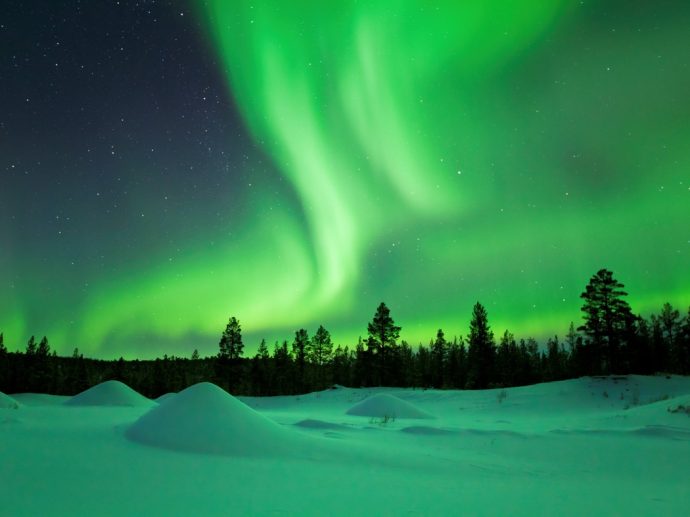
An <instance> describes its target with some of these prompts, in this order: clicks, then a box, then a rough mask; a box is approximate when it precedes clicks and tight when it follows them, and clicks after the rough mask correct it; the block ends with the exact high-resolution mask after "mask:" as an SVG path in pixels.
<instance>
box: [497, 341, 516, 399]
mask: <svg viewBox="0 0 690 517" xmlns="http://www.w3.org/2000/svg"><path fill="white" fill-rule="evenodd" d="M518 354H519V352H518V346H517V342H516V341H515V336H514V335H513V334H511V333H510V332H508V331H507V330H506V331H505V332H504V333H503V336H502V337H501V341H500V342H499V345H498V349H497V351H496V381H497V382H498V384H500V385H501V386H505V387H507V386H516V385H517V384H518V381H517V377H516V365H517V362H518Z"/></svg>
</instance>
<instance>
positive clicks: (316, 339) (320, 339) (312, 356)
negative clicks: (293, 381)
mask: <svg viewBox="0 0 690 517" xmlns="http://www.w3.org/2000/svg"><path fill="white" fill-rule="evenodd" d="M332 353H333V341H332V340H331V333H330V332H328V331H327V330H326V329H325V328H324V327H323V325H319V328H318V329H317V330H316V334H314V336H313V337H312V338H311V341H309V343H308V345H307V359H308V360H309V362H311V363H312V364H314V365H316V366H318V367H322V366H324V365H325V364H326V363H327V362H328V361H329V359H330V358H331V354H332Z"/></svg>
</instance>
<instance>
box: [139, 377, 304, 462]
mask: <svg viewBox="0 0 690 517" xmlns="http://www.w3.org/2000/svg"><path fill="white" fill-rule="evenodd" d="M126 436H127V438H129V439H130V440H132V441H135V442H139V443H142V444H145V445H151V446H154V447H161V448H164V449H172V450H175V451H182V452H195V453H206V454H220V455H226V456H271V455H281V454H285V453H288V451H290V450H291V449H294V446H295V443H294V440H295V439H296V437H295V436H293V435H292V434H291V433H290V432H289V431H287V430H286V429H283V428H282V427H280V426H279V425H278V424H276V423H275V422H273V421H272V420H269V419H268V418H266V417H265V416H263V415H261V414H259V413H257V412H256V411H254V410H253V409H252V408H250V407H249V406H247V405H246V404H244V403H243V402H240V401H239V400H237V399H236V398H235V397H233V396H232V395H230V394H228V393H227V392H225V391H223V390H222V389H221V388H219V387H218V386H216V385H215V384H211V383H209V382H202V383H199V384H195V385H194V386H191V387H189V388H187V389H186V390H184V391H181V392H180V393H178V394H177V395H175V396H174V397H171V398H169V399H168V400H167V401H166V402H165V403H164V404H161V405H160V406H158V407H155V408H154V409H152V410H151V411H149V412H148V413H146V414H145V415H143V416H142V417H141V418H139V420H137V421H136V422H135V423H134V424H132V425H131V426H130V427H129V428H128V430H127V431H126Z"/></svg>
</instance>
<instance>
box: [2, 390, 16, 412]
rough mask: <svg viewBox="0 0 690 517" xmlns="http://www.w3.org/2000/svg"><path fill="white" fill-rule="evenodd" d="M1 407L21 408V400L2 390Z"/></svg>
mask: <svg viewBox="0 0 690 517" xmlns="http://www.w3.org/2000/svg"><path fill="white" fill-rule="evenodd" d="M0 409H19V402H17V401H16V400H14V399H13V398H12V397H10V396H9V395H5V394H4V393H3V392H2V391H0Z"/></svg>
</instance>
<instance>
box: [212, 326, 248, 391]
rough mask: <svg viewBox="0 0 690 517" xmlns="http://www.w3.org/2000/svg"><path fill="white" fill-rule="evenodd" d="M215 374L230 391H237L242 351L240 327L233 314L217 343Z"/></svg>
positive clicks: (239, 381) (239, 382)
mask: <svg viewBox="0 0 690 517" xmlns="http://www.w3.org/2000/svg"><path fill="white" fill-rule="evenodd" d="M218 348H219V351H218V361H217V368H218V371H217V375H218V377H219V378H220V379H221V383H223V384H226V386H227V389H228V391H229V392H230V393H237V392H238V390H239V389H240V387H241V385H242V377H243V375H242V363H241V361H240V358H241V357H242V353H243V352H244V344H243V343H242V327H241V326H240V322H239V320H238V319H237V318H235V316H232V317H231V318H230V320H229V321H228V324H227V325H226V326H225V330H224V331H223V334H222V335H221V337H220V342H219V343H218Z"/></svg>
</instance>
